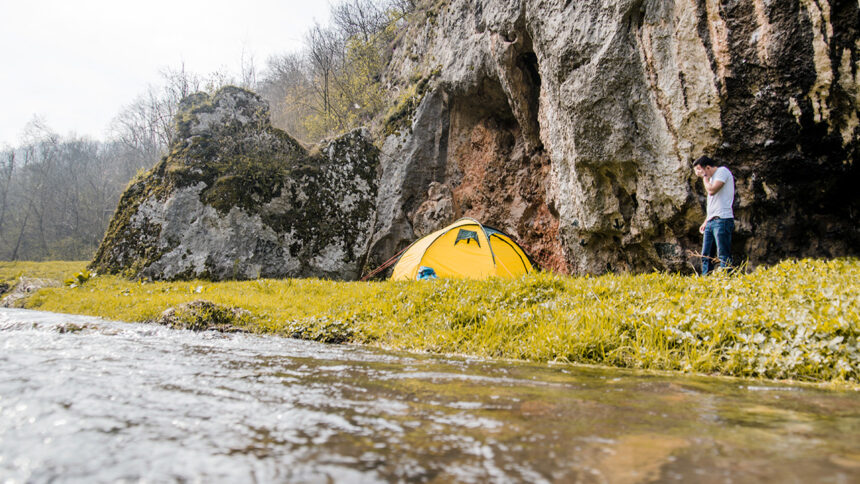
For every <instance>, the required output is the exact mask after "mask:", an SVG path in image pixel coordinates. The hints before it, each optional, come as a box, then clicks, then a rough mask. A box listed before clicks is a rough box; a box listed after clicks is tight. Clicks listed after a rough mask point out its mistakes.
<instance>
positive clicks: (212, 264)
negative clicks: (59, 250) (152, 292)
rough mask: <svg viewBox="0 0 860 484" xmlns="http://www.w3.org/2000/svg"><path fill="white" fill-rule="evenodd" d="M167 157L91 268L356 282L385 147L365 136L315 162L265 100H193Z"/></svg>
mask: <svg viewBox="0 0 860 484" xmlns="http://www.w3.org/2000/svg"><path fill="white" fill-rule="evenodd" d="M175 130H176V138H175V141H174V142H173V144H172V146H171V147H170V153H169V154H168V156H166V157H165V158H164V159H163V160H162V161H161V162H160V163H159V164H158V165H156V167H155V168H154V169H153V170H152V171H151V172H150V173H148V174H147V175H145V176H144V177H142V178H140V179H138V180H135V181H133V182H132V184H131V185H130V186H129V188H128V189H127V190H126V192H125V193H124V194H123V196H122V198H121V200H120V203H119V207H118V209H117V212H116V214H115V215H114V218H113V219H112V221H111V223H110V226H109V228H108V232H107V234H106V236H105V239H104V241H103V242H102V244H101V246H100V247H99V249H98V251H97V253H96V256H95V259H94V261H93V263H92V264H91V266H92V267H94V268H95V269H97V270H98V271H99V272H109V273H123V274H126V275H131V276H136V277H144V278H151V279H188V278H209V279H216V280H218V279H248V278H256V277H288V276H304V277H327V278H335V279H355V278H357V277H358V275H359V273H360V271H361V268H362V264H363V263H364V260H363V257H364V254H365V252H366V249H367V242H366V241H367V240H368V237H369V233H370V229H371V228H372V224H373V220H374V206H375V201H376V196H377V186H376V180H377V176H378V173H377V169H378V163H379V154H378V149H376V148H375V147H374V146H373V145H372V144H371V142H370V140H369V134H368V133H367V132H366V131H365V130H356V131H353V132H351V133H348V134H346V135H344V136H342V137H341V138H338V139H335V140H333V141H329V142H325V143H323V144H322V145H321V148H320V150H319V153H318V154H309V153H308V152H307V151H306V150H305V149H304V148H303V147H302V146H301V145H299V143H297V142H296V141H295V140H293V139H292V138H290V137H289V136H288V135H287V134H285V133H284V132H282V131H280V130H277V129H275V128H272V126H271V125H270V124H269V117H268V107H267V105H266V104H265V102H264V101H263V100H262V99H261V98H260V97H259V96H257V95H256V94H253V93H251V92H249V91H245V90H243V89H239V88H234V87H227V88H223V89H221V90H220V91H218V92H217V93H215V94H214V95H212V96H210V95H207V94H204V93H199V94H195V95H193V96H190V97H189V98H187V99H185V100H184V101H183V102H182V104H181V106H180V112H179V114H178V115H177V116H176V125H175Z"/></svg>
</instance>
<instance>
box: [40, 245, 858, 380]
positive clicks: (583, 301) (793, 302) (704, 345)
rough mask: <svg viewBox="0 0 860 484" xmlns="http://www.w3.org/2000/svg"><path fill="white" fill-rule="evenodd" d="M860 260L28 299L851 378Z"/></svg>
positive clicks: (415, 343) (102, 279)
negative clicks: (201, 311) (697, 273)
mask: <svg viewBox="0 0 860 484" xmlns="http://www.w3.org/2000/svg"><path fill="white" fill-rule="evenodd" d="M858 281H860V260H857V259H838V260H832V261H817V260H802V261H786V262H783V263H781V264H779V265H777V266H774V267H770V268H759V269H757V270H756V271H754V272H753V273H750V274H733V275H730V274H724V273H718V274H715V275H714V276H710V277H707V278H701V277H690V276H681V275H673V274H663V273H653V274H646V275H629V274H622V275H617V274H610V275H605V276H601V277H563V276H558V275H553V274H548V273H541V274H531V275H529V276H527V277H524V278H521V279H518V280H513V281H509V280H490V281H481V282H476V281H466V280H438V281H433V282H424V281H422V282H390V281H388V282H379V283H360V282H346V283H345V282H330V281H322V280H312V279H306V280H256V281H246V282H220V283H205V282H198V281H190V282H175V283H132V282H129V281H127V280H124V279H121V278H117V277H110V276H98V277H95V278H92V279H90V280H89V281H87V282H86V283H85V284H83V285H82V286H80V287H77V288H68V287H66V288H55V289H45V290H42V291H41V292H39V293H38V294H37V295H35V296H33V297H32V298H31V299H30V301H29V303H28V306H29V307H31V308H38V309H44V310H49V311H58V312H68V313H78V314H91V315H98V316H102V317H106V318H113V319H119V320H125V321H151V320H155V319H156V318H157V317H158V316H159V314H161V312H162V311H164V310H165V309H167V308H169V307H173V306H176V305H179V304H181V303H185V302H189V301H192V300H196V299H205V300H209V301H212V302H214V303H216V304H221V305H225V306H229V307H241V308H242V309H245V310H247V311H249V312H250V314H251V316H250V327H251V328H252V329H253V330H254V331H257V332H263V333H274V334H281V335H285V336H293V337H301V338H309V339H315V340H320V341H338V342H344V341H345V342H355V343H369V344H376V345H380V346H385V347H389V348H398V349H403V350H411V351H429V352H439V353H460V354H471V355H478V356H487V357H498V358H515V359H524V360H532V361H544V362H545V361H555V362H575V363H591V364H602V365H611V366H617V367H625V368H644V369H655V370H680V371H685V372H696V373H708V374H722V375H735V376H742V377H762V378H777V379H796V380H804V381H849V382H854V383H855V384H856V383H857V382H858V381H860V283H858Z"/></svg>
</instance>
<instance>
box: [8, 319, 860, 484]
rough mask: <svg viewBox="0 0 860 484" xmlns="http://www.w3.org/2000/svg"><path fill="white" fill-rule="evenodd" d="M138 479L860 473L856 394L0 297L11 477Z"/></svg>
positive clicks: (831, 476) (724, 477) (839, 476)
mask: <svg viewBox="0 0 860 484" xmlns="http://www.w3.org/2000/svg"><path fill="white" fill-rule="evenodd" d="M81 328H82V329H81ZM140 480H143V481H147V482H164V481H168V482H173V481H201V482H378V481H383V482H391V481H408V482H440V483H442V482H452V481H456V482H480V483H483V482H529V483H538V482H595V483H601V482H619V483H632V482H649V481H654V480H657V481H682V482H720V483H722V482H749V481H773V482H804V483H805V482H837V483H838V482H846V483H849V482H860V395H858V393H856V392H837V391H825V390H818V389H812V388H807V387H797V386H788V385H784V384H769V383H759V382H752V381H742V380H729V379H716V378H686V377H679V376H668V375H653V374H645V373H636V372H630V371H618V370H604V369H593V368H581V367H573V366H547V365H532V364H521V363H509V362H497V361H486V360H475V359H464V358H454V357H439V356H424V355H410V354H401V353H392V352H384V351H378V350H373V349H368V348H361V347H353V346H337V345H322V344H316V343H311V342H304V341H297V340H291V339H284V338H277V337H260V336H252V335H242V334H239V335H224V334H219V333H211V332H207V333H192V332H188V331H176V330H170V329H166V328H163V327H159V326H153V325H141V324H125V323H116V322H108V321H103V320H100V319H97V318H89V317H81V316H66V315H58V314H51V313H40V312H35V311H23V310H7V309H2V310H0V482H104V481H111V482H113V481H140Z"/></svg>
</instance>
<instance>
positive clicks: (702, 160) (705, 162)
mask: <svg viewBox="0 0 860 484" xmlns="http://www.w3.org/2000/svg"><path fill="white" fill-rule="evenodd" d="M693 166H701V167H702V168H704V167H706V166H717V164H716V163H715V162H714V160H712V159H710V158H708V157H707V156H701V157H699V159H698V160H696V161H694V162H693Z"/></svg>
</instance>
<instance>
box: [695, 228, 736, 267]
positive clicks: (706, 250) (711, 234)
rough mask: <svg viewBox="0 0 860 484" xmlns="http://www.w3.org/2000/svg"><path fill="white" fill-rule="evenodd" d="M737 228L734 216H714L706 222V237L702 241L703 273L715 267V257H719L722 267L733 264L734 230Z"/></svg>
mask: <svg viewBox="0 0 860 484" xmlns="http://www.w3.org/2000/svg"><path fill="white" fill-rule="evenodd" d="M734 229H735V219H733V218H719V217H717V218H712V219H711V220H708V223H707V224H705V234H704V235H705V237H704V239H703V241H702V256H703V257H702V275H703V276H704V275H705V274H707V273H708V272H711V270H713V269H714V266H715V265H716V264H715V259H717V258H719V260H720V268H721V269H725V268H729V267H731V265H732V231H734Z"/></svg>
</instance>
